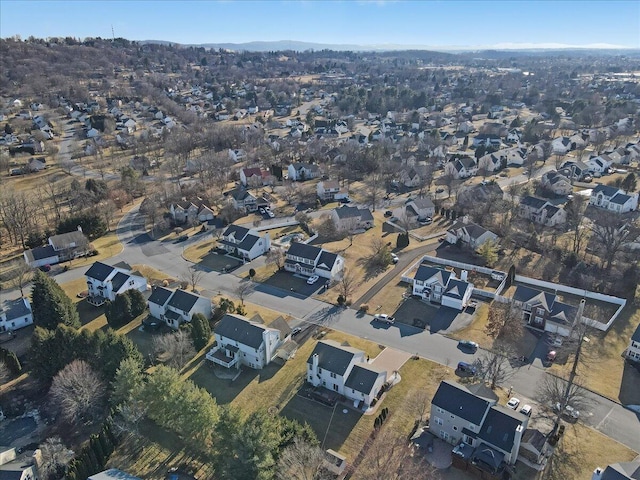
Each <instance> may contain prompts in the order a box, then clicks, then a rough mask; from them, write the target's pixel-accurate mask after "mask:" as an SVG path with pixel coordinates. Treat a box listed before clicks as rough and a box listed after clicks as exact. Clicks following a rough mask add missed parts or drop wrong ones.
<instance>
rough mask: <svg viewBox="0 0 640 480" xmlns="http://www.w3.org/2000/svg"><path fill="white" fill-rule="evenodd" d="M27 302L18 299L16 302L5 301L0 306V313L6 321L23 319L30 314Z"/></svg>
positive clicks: (24, 299)
mask: <svg viewBox="0 0 640 480" xmlns="http://www.w3.org/2000/svg"><path fill="white" fill-rule="evenodd" d="M28 305H29V300H27V299H26V298H18V299H16V300H5V302H4V303H3V304H2V305H0V307H1V308H0V313H4V315H5V318H6V319H7V321H9V320H13V319H15V318H20V317H24V316H25V315H28V314H29V313H31V309H30V308H29V306H28Z"/></svg>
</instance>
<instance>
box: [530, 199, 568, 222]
mask: <svg viewBox="0 0 640 480" xmlns="http://www.w3.org/2000/svg"><path fill="white" fill-rule="evenodd" d="M519 215H520V216H521V217H523V218H526V219H528V220H531V221H532V222H536V223H539V224H541V225H546V226H547V227H555V226H556V225H562V224H564V223H565V222H566V221H567V212H566V211H565V210H564V208H561V207H556V206H555V205H553V204H551V203H549V202H548V201H546V200H543V199H541V198H537V197H532V196H531V195H527V196H526V197H523V198H522V199H521V200H520V210H519Z"/></svg>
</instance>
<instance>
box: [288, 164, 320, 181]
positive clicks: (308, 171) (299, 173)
mask: <svg viewBox="0 0 640 480" xmlns="http://www.w3.org/2000/svg"><path fill="white" fill-rule="evenodd" d="M287 171H288V172H289V180H291V181H293V182H303V181H305V180H311V179H313V178H318V177H319V176H320V175H321V173H322V172H321V171H320V168H318V166H317V165H314V164H311V163H292V164H291V165H289V167H288V168H287Z"/></svg>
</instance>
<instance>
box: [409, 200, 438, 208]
mask: <svg viewBox="0 0 640 480" xmlns="http://www.w3.org/2000/svg"><path fill="white" fill-rule="evenodd" d="M408 203H409V204H411V203H413V204H414V205H415V206H416V207H417V208H418V209H419V210H424V209H430V208H434V204H433V202H432V201H431V199H430V198H429V197H420V198H414V199H413V200H411V201H410V202H408Z"/></svg>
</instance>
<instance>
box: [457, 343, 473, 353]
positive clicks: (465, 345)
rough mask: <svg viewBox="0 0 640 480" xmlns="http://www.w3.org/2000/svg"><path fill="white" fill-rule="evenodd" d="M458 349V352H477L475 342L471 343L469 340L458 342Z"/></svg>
mask: <svg viewBox="0 0 640 480" xmlns="http://www.w3.org/2000/svg"><path fill="white" fill-rule="evenodd" d="M458 348H460V350H467V351H469V352H475V351H476V350H478V344H477V343H476V342H472V341H471V340H460V341H459V342H458Z"/></svg>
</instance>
